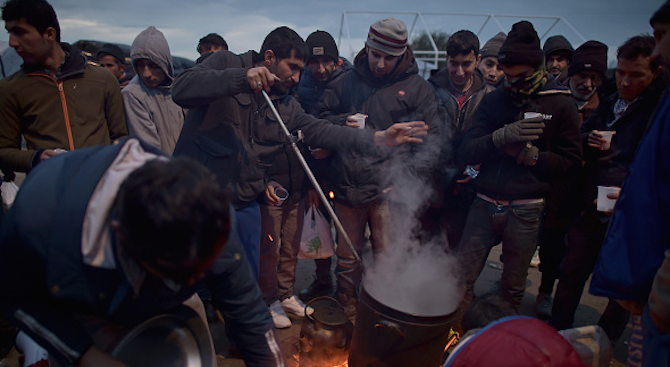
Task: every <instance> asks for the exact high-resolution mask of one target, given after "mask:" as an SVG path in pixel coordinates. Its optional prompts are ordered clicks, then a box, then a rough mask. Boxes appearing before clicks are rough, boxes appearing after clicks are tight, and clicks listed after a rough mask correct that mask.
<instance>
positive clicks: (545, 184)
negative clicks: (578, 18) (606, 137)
mask: <svg viewBox="0 0 670 367" xmlns="http://www.w3.org/2000/svg"><path fill="white" fill-rule="evenodd" d="M569 96H570V92H569V91H568V90H567V89H566V88H565V87H564V86H562V85H560V84H558V83H557V82H556V80H555V79H554V78H548V81H547V83H546V84H545V85H544V86H543V87H541V88H540V89H539V90H538V91H536V92H535V93H533V94H532V95H531V96H530V99H529V100H528V101H526V102H525V103H524V104H523V105H522V106H520V107H519V106H517V105H516V104H514V102H513V100H512V99H511V97H510V96H509V95H508V94H507V92H506V91H505V90H503V89H499V90H495V91H493V92H491V93H489V94H487V95H486V96H484V99H483V100H482V102H481V104H480V106H479V109H478V110H477V112H476V113H475V118H474V121H473V123H472V126H470V128H469V129H468V130H466V131H465V133H464V134H463V139H462V143H461V145H460V146H459V149H458V151H457V152H456V159H457V161H458V163H459V164H461V165H476V164H480V163H481V167H480V171H479V175H478V176H477V178H476V179H475V180H474V182H475V186H476V188H477V192H479V193H482V194H484V195H487V196H489V197H491V198H494V199H499V200H518V199H538V198H543V197H545V196H546V194H547V193H548V192H549V190H550V188H551V184H552V183H553V182H555V181H556V180H557V179H558V178H560V177H561V175H563V174H564V173H566V172H568V171H569V170H570V169H571V168H572V167H574V166H575V165H580V164H581V162H582V145H581V137H580V132H579V115H578V114H577V107H575V104H574V102H573V101H572V100H571V99H570V97H569ZM524 112H539V113H542V114H544V115H545V121H544V123H545V128H544V131H543V133H542V135H540V138H539V139H538V140H536V141H533V145H534V146H536V147H537V148H538V149H539V151H540V152H539V157H538V160H537V164H536V165H534V166H526V165H522V164H518V163H517V162H516V157H512V156H509V155H507V154H506V153H505V152H503V150H502V149H498V148H497V147H496V146H495V145H494V144H493V139H492V137H491V136H492V133H493V132H494V131H495V130H497V129H499V128H502V127H503V126H504V125H505V124H509V123H513V122H515V121H518V120H521V119H523V114H524Z"/></svg>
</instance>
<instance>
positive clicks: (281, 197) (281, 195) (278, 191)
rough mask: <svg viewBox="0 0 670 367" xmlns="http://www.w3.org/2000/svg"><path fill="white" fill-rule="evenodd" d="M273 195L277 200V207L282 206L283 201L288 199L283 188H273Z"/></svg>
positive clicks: (286, 192)
mask: <svg viewBox="0 0 670 367" xmlns="http://www.w3.org/2000/svg"><path fill="white" fill-rule="evenodd" d="M275 195H277V197H278V198H279V204H277V206H281V205H282V204H284V200H286V199H288V191H287V190H286V189H285V188H283V187H275Z"/></svg>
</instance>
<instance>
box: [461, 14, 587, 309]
mask: <svg viewBox="0 0 670 367" xmlns="http://www.w3.org/2000/svg"><path fill="white" fill-rule="evenodd" d="M498 60H499V62H500V64H501V65H502V69H503V71H504V72H505V77H506V79H505V84H504V87H503V89H499V90H495V91H493V92H491V93H489V94H487V95H486V96H484V99H483V100H482V103H481V104H480V106H479V109H478V110H477V113H476V115H475V118H474V121H473V123H472V126H471V127H470V128H469V129H468V130H466V131H465V133H464V135H463V141H462V143H461V145H460V146H459V149H458V150H457V151H456V157H457V161H458V162H459V163H460V164H462V165H469V164H479V163H481V167H480V171H479V174H478V176H477V178H476V180H474V183H475V187H476V190H477V197H476V198H475V201H474V202H473V204H472V206H471V208H470V212H469V214H468V218H467V222H466V225H465V229H464V232H463V237H462V239H461V242H460V243H459V246H458V250H457V256H458V257H459V259H460V261H461V264H462V273H463V283H464V287H465V290H466V292H465V296H464V300H463V304H462V307H464V308H465V307H467V306H468V305H469V303H470V300H471V299H472V296H473V293H472V292H473V286H474V283H475V281H476V280H477V278H478V276H479V274H480V272H481V270H482V268H483V267H484V264H485V263H486V258H487V257H488V254H489V252H490V250H491V248H492V247H493V246H495V245H497V244H498V243H500V241H501V240H502V245H503V253H504V257H505V259H504V260H505V267H504V270H503V273H502V278H501V286H500V294H501V296H503V298H505V299H507V300H508V301H510V302H511V303H512V305H513V307H514V308H515V309H517V310H518V308H519V305H520V304H521V299H522V298H523V294H524V291H525V288H526V277H527V275H528V265H529V262H530V259H531V257H532V256H533V253H534V252H535V248H536V246H537V238H538V234H539V230H540V219H541V217H542V212H543V210H544V199H543V198H544V196H545V195H546V194H547V193H548V192H549V189H550V187H551V184H552V183H553V182H554V181H555V180H556V179H557V178H559V177H561V175H562V174H564V173H565V172H567V171H568V170H569V169H570V168H571V167H572V166H574V165H578V164H580V163H581V153H582V152H581V144H580V139H579V117H578V116H577V109H576V108H575V106H574V103H572V101H571V100H570V98H569V91H568V90H567V89H566V88H565V87H563V86H562V85H560V84H559V83H558V82H556V80H555V79H554V78H551V77H550V76H549V74H548V72H547V70H546V68H545V66H544V54H543V53H542V50H541V49H540V40H539V38H538V36H537V33H536V32H535V29H534V28H533V25H532V24H531V23H529V22H527V21H522V22H519V23H516V24H514V25H513V27H512V30H511V32H510V33H509V34H508V36H507V40H505V43H504V44H503V45H502V47H501V49H500V53H499V55H498ZM526 113H537V114H539V115H535V116H532V115H533V114H529V115H528V117H525V116H524V115H526Z"/></svg>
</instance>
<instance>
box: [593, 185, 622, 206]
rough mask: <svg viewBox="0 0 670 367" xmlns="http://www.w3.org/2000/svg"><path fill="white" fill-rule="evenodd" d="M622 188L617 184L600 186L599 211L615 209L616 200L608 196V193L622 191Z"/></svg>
mask: <svg viewBox="0 0 670 367" xmlns="http://www.w3.org/2000/svg"><path fill="white" fill-rule="evenodd" d="M620 191H621V188H620V187H616V186H598V204H597V209H598V211H599V212H611V211H612V210H613V209H614V204H616V200H614V199H610V198H608V197H607V194H613V193H615V192H620Z"/></svg>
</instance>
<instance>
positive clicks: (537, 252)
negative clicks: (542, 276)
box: [530, 249, 540, 268]
mask: <svg viewBox="0 0 670 367" xmlns="http://www.w3.org/2000/svg"><path fill="white" fill-rule="evenodd" d="M539 266H540V250H539V249H535V253H534V254H533V258H532V259H530V267H531V268H537V267H539Z"/></svg>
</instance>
